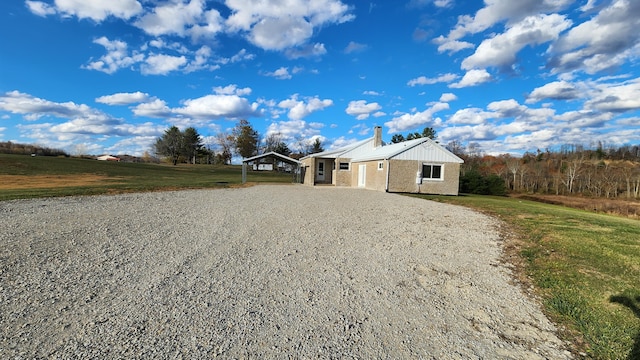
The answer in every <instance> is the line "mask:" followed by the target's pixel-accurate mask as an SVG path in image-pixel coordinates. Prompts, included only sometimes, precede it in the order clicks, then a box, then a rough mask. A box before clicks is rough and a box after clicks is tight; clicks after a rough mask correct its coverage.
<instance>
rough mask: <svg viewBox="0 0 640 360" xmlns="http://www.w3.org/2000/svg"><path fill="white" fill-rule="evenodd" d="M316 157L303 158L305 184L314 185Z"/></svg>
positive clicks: (303, 180) (303, 181)
mask: <svg viewBox="0 0 640 360" xmlns="http://www.w3.org/2000/svg"><path fill="white" fill-rule="evenodd" d="M314 160H315V158H308V159H304V160H302V166H301V167H302V168H303V169H304V178H303V179H302V183H303V184H304V185H311V186H313V185H314V182H313V178H314V176H315V161H314Z"/></svg>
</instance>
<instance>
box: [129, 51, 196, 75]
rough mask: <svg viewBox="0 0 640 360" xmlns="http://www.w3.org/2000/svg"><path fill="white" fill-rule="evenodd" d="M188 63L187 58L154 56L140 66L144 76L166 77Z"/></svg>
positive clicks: (163, 55) (150, 56)
mask: <svg viewBox="0 0 640 360" xmlns="http://www.w3.org/2000/svg"><path fill="white" fill-rule="evenodd" d="M186 63H187V58H186V57H184V56H171V55H165V54H157V55H156V54H152V55H149V56H148V57H147V58H146V59H145V61H144V64H142V65H141V66H140V71H141V72H142V74H143V75H166V74H168V73H170V72H172V71H176V70H179V69H180V68H181V67H182V66H184V65H185V64H186Z"/></svg>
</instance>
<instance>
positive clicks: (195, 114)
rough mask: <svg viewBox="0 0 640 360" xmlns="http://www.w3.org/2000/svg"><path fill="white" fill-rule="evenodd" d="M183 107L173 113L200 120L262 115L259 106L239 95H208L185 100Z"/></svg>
mask: <svg viewBox="0 0 640 360" xmlns="http://www.w3.org/2000/svg"><path fill="white" fill-rule="evenodd" d="M183 105H184V106H183V107H182V108H177V109H173V110H172V112H173V113H175V114H179V115H184V116H188V117H192V118H199V119H219V118H228V119H241V118H248V117H257V116H261V115H262V114H261V113H260V112H259V111H258V104H256V103H254V104H251V103H249V101H248V100H247V99H245V98H242V97H239V96H237V95H206V96H203V97H200V98H196V99H189V100H185V101H183Z"/></svg>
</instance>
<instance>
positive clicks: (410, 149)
mask: <svg viewBox="0 0 640 360" xmlns="http://www.w3.org/2000/svg"><path fill="white" fill-rule="evenodd" d="M392 158H393V159H398V160H418V161H437V162H456V163H463V162H464V161H463V160H462V159H460V158H459V157H457V156H456V155H455V154H453V153H452V152H450V151H449V150H447V149H445V148H444V147H442V146H441V145H439V144H438V143H436V142H435V141H433V140H431V139H429V138H419V139H415V140H408V141H403V142H401V143H397V144H390V145H386V146H380V147H378V148H376V149H373V150H371V151H370V152H369V153H367V154H365V155H362V156H359V157H356V158H353V159H352V160H351V161H352V162H363V161H372V160H388V159H392Z"/></svg>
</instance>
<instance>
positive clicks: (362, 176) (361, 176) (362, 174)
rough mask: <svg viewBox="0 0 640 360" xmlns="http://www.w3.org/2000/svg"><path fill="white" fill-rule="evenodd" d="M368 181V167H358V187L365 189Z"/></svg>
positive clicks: (364, 165)
mask: <svg viewBox="0 0 640 360" xmlns="http://www.w3.org/2000/svg"><path fill="white" fill-rule="evenodd" d="M366 180H367V165H366V164H361V165H358V187H364V186H365V183H366Z"/></svg>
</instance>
